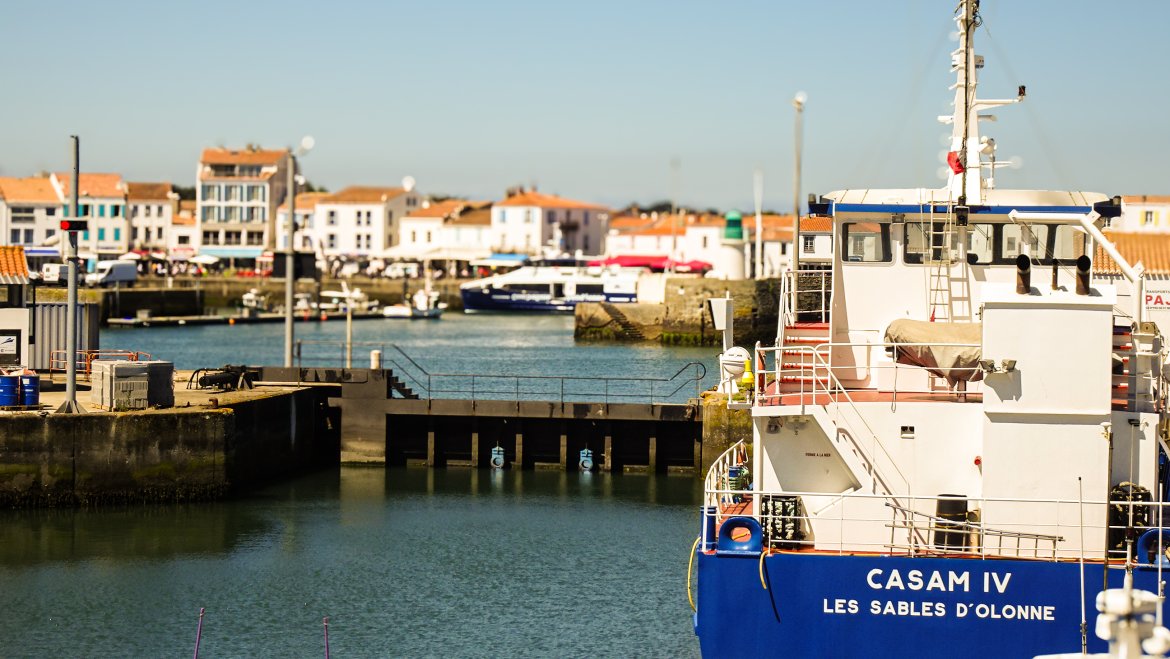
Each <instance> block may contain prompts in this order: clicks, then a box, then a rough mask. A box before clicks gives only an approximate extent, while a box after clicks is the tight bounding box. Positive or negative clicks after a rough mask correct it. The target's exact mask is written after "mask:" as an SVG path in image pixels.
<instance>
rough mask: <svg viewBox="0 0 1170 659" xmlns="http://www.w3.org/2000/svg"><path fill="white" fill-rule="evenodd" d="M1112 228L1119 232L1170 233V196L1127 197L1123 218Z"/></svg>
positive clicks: (1122, 201) (1125, 198)
mask: <svg viewBox="0 0 1170 659" xmlns="http://www.w3.org/2000/svg"><path fill="white" fill-rule="evenodd" d="M1110 228H1112V229H1114V230H1117V231H1148V232H1155V233H1158V232H1160V233H1170V195H1144V194H1143V195H1126V196H1124V197H1122V198H1121V217H1119V218H1117V219H1115V220H1114V221H1113V223H1112V224H1111V225H1110Z"/></svg>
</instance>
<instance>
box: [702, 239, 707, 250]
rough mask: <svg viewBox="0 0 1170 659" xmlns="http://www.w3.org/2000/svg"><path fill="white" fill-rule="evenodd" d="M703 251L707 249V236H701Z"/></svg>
mask: <svg viewBox="0 0 1170 659" xmlns="http://www.w3.org/2000/svg"><path fill="white" fill-rule="evenodd" d="M703 249H707V236H703Z"/></svg>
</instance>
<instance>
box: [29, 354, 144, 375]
mask: <svg viewBox="0 0 1170 659" xmlns="http://www.w3.org/2000/svg"><path fill="white" fill-rule="evenodd" d="M150 358H151V357H150V353H148V352H141V351H138V350H78V351H77V352H76V353H75V355H74V359H75V361H74V363H75V364H76V368H77V375H78V376H81V377H84V378H86V379H88V378H89V377H90V374H91V373H92V372H93V363H94V362H95V361H98V360H111V361H127V362H140V361H149V360H150ZM68 368H69V351H68V350H53V351H51V352H50V353H49V377H52V376H53V374H54V373H57V372H61V373H64V372H65V371H66V370H68Z"/></svg>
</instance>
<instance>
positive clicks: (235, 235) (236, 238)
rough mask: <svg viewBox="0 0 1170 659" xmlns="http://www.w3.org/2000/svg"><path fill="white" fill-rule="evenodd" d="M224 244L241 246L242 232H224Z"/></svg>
mask: <svg viewBox="0 0 1170 659" xmlns="http://www.w3.org/2000/svg"><path fill="white" fill-rule="evenodd" d="M223 244H225V245H239V244H240V232H239V231H226V232H224V235H223Z"/></svg>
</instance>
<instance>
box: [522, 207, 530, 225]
mask: <svg viewBox="0 0 1170 659" xmlns="http://www.w3.org/2000/svg"><path fill="white" fill-rule="evenodd" d="M524 223H525V224H532V209H531V208H527V209H525V210H524Z"/></svg>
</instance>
